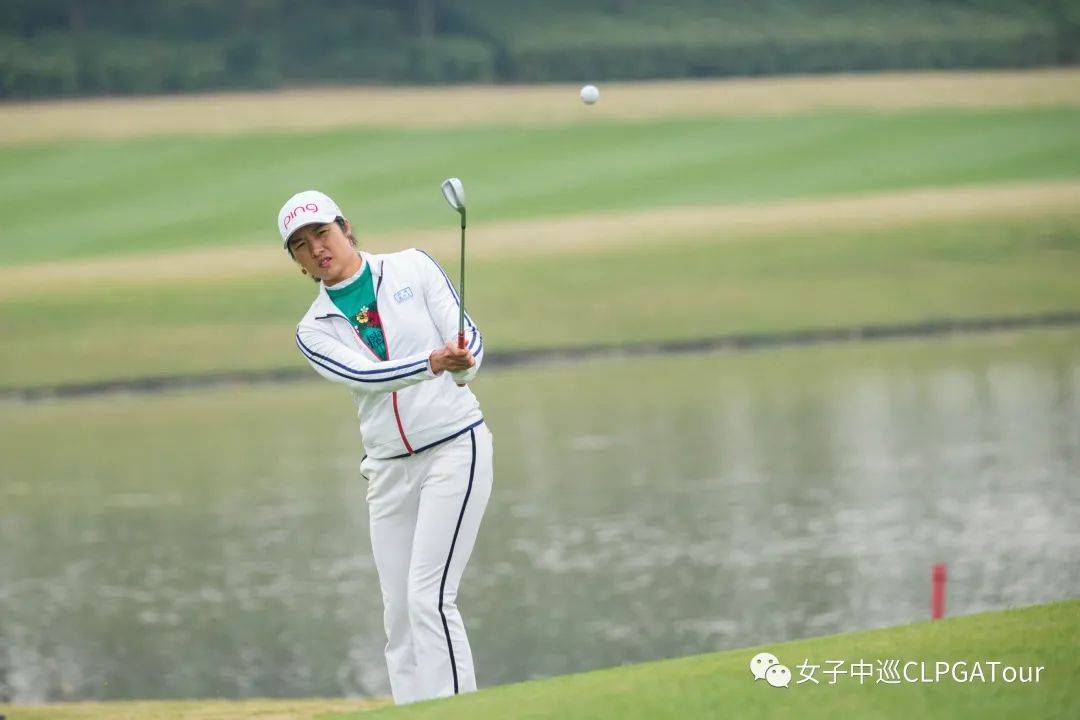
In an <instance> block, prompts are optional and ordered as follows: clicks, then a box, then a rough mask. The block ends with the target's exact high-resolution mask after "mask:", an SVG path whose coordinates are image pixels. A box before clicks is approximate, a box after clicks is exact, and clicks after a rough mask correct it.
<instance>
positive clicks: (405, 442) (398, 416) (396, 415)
mask: <svg viewBox="0 0 1080 720" xmlns="http://www.w3.org/2000/svg"><path fill="white" fill-rule="evenodd" d="M381 287H382V274H381V273H380V274H379V284H378V285H376V286H375V304H376V305H378V304H379V288H381ZM330 315H332V316H333V317H339V318H341V319H342V320H344V321H345V322H347V323H349V329H351V330H352V331H353V335H355V336H356V339H357V340H358V341H359V342H360V344H361V345H363V346H364V347H365V348H367V349H368V352H370V353H371V354H372V355H374V356H375V359H376V360H381V359H382V358H380V357H379V355H378V353H376V352H375V350H374V349H372V347H371V346H370V345H368V344H367V342H365V341H364V338H363V336H361V335H360V333H359V332H358V331H357V329H356V328H355V327H353V324H352V321H351V320H349V318H347V317H345V316H344V315H342V314H340V313H331V314H330ZM324 317H328V316H324ZM379 319H380V320H381V319H382V314H381V313H380V314H379ZM382 329H383V341H384V342H385V343H386V359H387V361H389V360H390V335H389V334H387V332H386V325H385V324H384V325H383V326H382ZM390 401H391V404H392V405H393V406H394V421H395V422H396V423H397V430H398V435H399V436H401V442H402V444H403V445H405V450H406V452H408V453H409V454H410V455H412V454H413V449H412V445H410V444H409V438H408V437H406V436H405V426H404V425H403V424H402V422H401V411H399V410H398V402H397V390H394V391H393V392H391V393H390Z"/></svg>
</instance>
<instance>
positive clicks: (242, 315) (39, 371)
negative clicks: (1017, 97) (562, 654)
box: [0, 212, 1080, 387]
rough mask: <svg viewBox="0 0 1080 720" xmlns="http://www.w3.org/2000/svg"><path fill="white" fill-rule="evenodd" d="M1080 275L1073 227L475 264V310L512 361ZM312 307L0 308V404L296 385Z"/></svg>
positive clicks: (193, 295) (214, 283)
mask: <svg viewBox="0 0 1080 720" xmlns="http://www.w3.org/2000/svg"><path fill="white" fill-rule="evenodd" d="M441 259H442V260H443V261H444V263H445V264H446V265H447V266H448V267H450V268H453V267H454V264H453V262H452V261H453V256H452V255H450V256H447V255H443V256H442V258H441ZM1078 275H1080V213H1075V212H1074V213H1072V214H1061V215H1052V216H1046V217H1041V218H1032V217H1021V218H1013V219H1003V218H996V219H992V220H988V219H980V220H972V219H966V220H957V221H952V222H942V221H933V222H924V223H920V224H914V225H905V226H903V227H891V228H886V229H876V230H873V229H866V230H862V231H857V232H856V231H847V232H839V231H835V230H830V231H820V230H818V231H810V230H806V231H803V232H797V233H793V234H787V235H777V236H767V237H745V238H738V237H731V236H728V237H723V238H717V237H715V236H712V235H708V234H706V235H702V236H700V238H699V240H698V241H697V242H682V243H674V244H671V245H669V246H650V245H642V246H639V247H637V248H633V249H622V250H619V251H607V252H601V251H595V250H594V251H589V252H582V253H580V254H578V255H575V256H574V257H573V258H567V257H565V256H561V255H555V256H539V257H517V258H514V257H510V258H502V259H477V260H476V261H475V262H474V263H473V264H472V266H471V268H470V283H469V299H468V302H469V307H470V312H471V314H472V315H473V316H474V317H475V318H476V320H477V322H478V323H479V324H480V326H481V328H483V330H484V332H485V338H486V342H487V346H488V347H490V348H499V349H503V350H506V349H514V348H542V347H551V346H572V345H583V344H589V343H604V344H617V343H625V342H635V341H656V340H678V339H689V338H700V337H708V336H718V335H727V334H732V333H757V332H772V331H790V330H799V329H808V328H829V327H850V326H856V325H871V324H894V323H905V322H917V321H924V320H931V319H936V318H942V317H952V318H962V317H990V316H1016V315H1029V314H1039V313H1049V312H1058V311H1065V310H1076V309H1080V284H1078V283H1077V282H1076V277H1077V276H1078ZM314 290H315V288H314V286H313V284H312V283H311V282H310V281H308V280H306V279H304V278H302V277H301V276H300V274H299V273H296V272H295V271H292V270H286V271H284V272H283V273H282V274H280V275H277V276H274V277H267V278H262V279H240V280H236V279H220V278H219V279H204V280H186V281H181V282H161V283H158V284H155V285H150V286H134V287H124V288H118V287H110V286H101V287H97V286H93V285H91V286H85V287H82V288H80V289H78V290H75V289H72V290H71V291H69V292H59V293H54V294H49V295H40V296H33V297H27V298H23V299H14V300H7V301H5V302H4V303H3V304H2V305H0V327H2V328H3V332H2V333H0V378H2V382H0V386H3V387H18V386H28V385H40V384H54V383H64V382H84V381H92V380H102V379H109V378H131V377H140V376H149V375H169V374H179V373H200V372H207V371H214V370H239V369H266V368H275V367H300V366H302V365H303V360H302V358H300V356H299V355H298V353H297V351H296V348H295V346H294V343H293V337H292V334H293V328H294V326H295V323H296V322H297V321H298V319H299V317H300V316H301V315H302V314H303V312H304V311H305V309H306V308H307V306H308V305H309V303H310V301H311V298H312V296H313V293H314Z"/></svg>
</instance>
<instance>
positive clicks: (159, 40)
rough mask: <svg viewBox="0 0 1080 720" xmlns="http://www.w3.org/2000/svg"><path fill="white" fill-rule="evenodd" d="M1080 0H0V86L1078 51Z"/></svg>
mask: <svg viewBox="0 0 1080 720" xmlns="http://www.w3.org/2000/svg"><path fill="white" fill-rule="evenodd" d="M1078 53H1080V0H1027V1H1026V2H1015V1H1011V0H906V1H905V2H902V3H900V2H891V1H889V0H712V1H709V0H670V1H668V2H663V1H661V0H657V1H653V2H647V1H646V0H576V1H572V0H517V1H515V0H501V1H500V0H2V1H0V97H3V98H31V97H46V96H64V95H98V94H134V93H161V92H181V91H198V90H210V89H230V88H273V87H280V86H285V85H296V84H304V83H316V84H340V83H425V84H434V83H461V82H482V83H486V82H543V81H584V80H616V79H633V78H679V77H703V76H724V75H764V74H772V73H806V72H809V73H815V72H836V71H867V70H893V69H917V68H983V67H985V68H991V67H1031V66H1038V65H1057V64H1070V63H1075V62H1076V60H1077V56H1078Z"/></svg>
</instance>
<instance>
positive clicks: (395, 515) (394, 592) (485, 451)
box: [360, 424, 493, 705]
mask: <svg viewBox="0 0 1080 720" xmlns="http://www.w3.org/2000/svg"><path fill="white" fill-rule="evenodd" d="M492 455H493V447H492V439H491V431H490V430H488V427H487V425H485V424H480V425H478V426H477V427H475V428H473V429H471V430H469V431H467V432H465V433H463V434H462V435H460V436H458V437H456V438H454V439H453V440H448V441H446V442H444V443H442V444H440V445H436V446H435V447H433V448H430V449H428V450H425V451H423V452H421V453H419V454H417V455H411V456H409V457H404V458H397V459H391V460H379V459H374V458H370V457H368V458H364V460H363V462H362V463H361V464H360V471H361V473H363V475H364V477H366V478H367V480H368V491H367V504H368V515H369V517H370V525H371V548H372V551H373V552H374V555H375V567H376V569H377V570H378V573H379V584H380V586H381V587H382V598H383V626H384V628H385V629H386V667H387V670H388V671H389V674H390V688H391V690H392V691H393V694H394V703H395V704H398V705H400V704H403V703H407V702H413V701H416V700H428V699H431V698H437V697H446V696H449V695H456V694H458V693H463V692H469V691H471V690H476V675H475V672H474V669H473V658H472V649H471V648H470V647H469V638H468V637H467V636H466V634H465V624H464V623H463V622H462V620H461V613H459V612H458V607H457V602H456V601H457V592H458V582H459V581H460V580H461V575H462V573H463V572H464V570H465V565H466V563H468V561H469V556H470V555H471V554H472V550H473V545H474V544H475V543H476V535H477V533H478V532H479V530H480V520H481V519H482V518H483V516H484V509H485V508H486V507H487V503H488V498H489V497H490V496H491V481H492Z"/></svg>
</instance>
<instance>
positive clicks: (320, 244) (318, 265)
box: [289, 220, 359, 285]
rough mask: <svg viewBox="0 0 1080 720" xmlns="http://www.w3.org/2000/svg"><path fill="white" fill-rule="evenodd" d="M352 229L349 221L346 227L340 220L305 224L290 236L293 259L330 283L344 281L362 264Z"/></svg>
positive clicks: (315, 275) (311, 273)
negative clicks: (352, 241)
mask: <svg viewBox="0 0 1080 720" xmlns="http://www.w3.org/2000/svg"><path fill="white" fill-rule="evenodd" d="M349 232H351V229H350V227H349V221H348V220H346V221H345V229H344V230H342V229H341V227H340V226H339V225H338V224H337V223H326V224H325V225H305V226H304V227H302V228H300V229H298V230H297V231H296V232H294V233H293V234H292V235H290V236H289V247H290V248H291V249H292V256H293V259H295V260H296V262H298V263H300V267H302V268H304V269H305V270H307V272H308V275H311V276H312V277H316V278H319V279H321V280H322V281H323V282H324V283H326V284H327V285H333V284H334V283H337V282H340V281H341V280H344V279H345V278H347V277H350V276H351V275H352V274H353V273H355V272H356V268H357V265H358V264H359V258H358V257H357V256H356V250H354V249H353V246H352V243H351V242H350V241H349V237H348V233H349Z"/></svg>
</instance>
